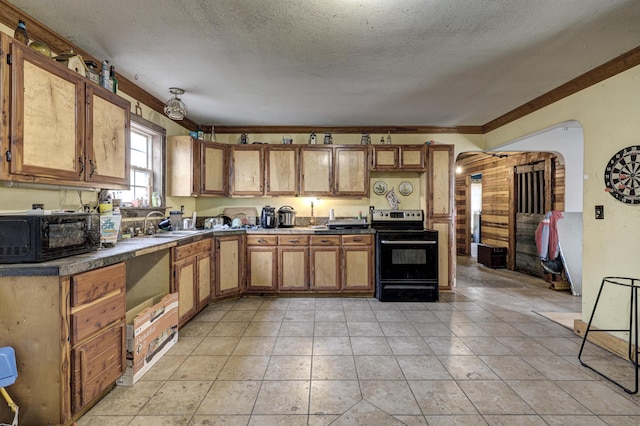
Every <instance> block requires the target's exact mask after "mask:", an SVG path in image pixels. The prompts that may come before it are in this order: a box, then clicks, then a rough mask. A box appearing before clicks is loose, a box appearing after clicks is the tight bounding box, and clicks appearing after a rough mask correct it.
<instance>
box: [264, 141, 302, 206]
mask: <svg viewBox="0 0 640 426" xmlns="http://www.w3.org/2000/svg"><path fill="white" fill-rule="evenodd" d="M265 167H266V175H267V188H266V191H265V194H266V195H297V194H298V177H299V173H298V148H297V147H292V146H268V147H267V148H266V160H265Z"/></svg>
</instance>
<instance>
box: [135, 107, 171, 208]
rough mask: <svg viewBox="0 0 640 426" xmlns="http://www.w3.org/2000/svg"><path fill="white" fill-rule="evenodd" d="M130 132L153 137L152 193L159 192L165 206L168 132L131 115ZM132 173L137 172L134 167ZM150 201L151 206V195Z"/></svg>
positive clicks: (137, 116)
mask: <svg viewBox="0 0 640 426" xmlns="http://www.w3.org/2000/svg"><path fill="white" fill-rule="evenodd" d="M130 131H131V132H134V131H137V132H139V133H144V134H148V135H150V136H151V143H150V145H151V146H150V148H149V149H150V152H151V170H152V182H151V192H158V193H159V194H160V197H161V200H162V203H161V204H162V205H163V206H164V205H165V200H166V183H165V182H166V179H165V162H166V158H167V131H166V129H164V128H163V127H161V126H158V125H157V124H155V123H153V122H151V121H149V120H147V119H145V118H143V117H141V116H140V115H137V114H131V130H130ZM130 149H131V148H130ZM131 171H132V172H133V171H135V167H134V166H131ZM130 185H131V184H130ZM148 201H149V205H151V194H149V200H148Z"/></svg>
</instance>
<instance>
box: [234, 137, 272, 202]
mask: <svg viewBox="0 0 640 426" xmlns="http://www.w3.org/2000/svg"><path fill="white" fill-rule="evenodd" d="M230 158H231V160H230V162H231V170H230V174H231V191H230V195H262V194H263V193H264V149H263V147H262V146H261V145H236V146H232V147H231V149H230Z"/></svg>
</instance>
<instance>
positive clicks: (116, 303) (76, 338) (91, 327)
mask: <svg viewBox="0 0 640 426" xmlns="http://www.w3.org/2000/svg"><path fill="white" fill-rule="evenodd" d="M124 295H125V293H124V292H121V293H120V294H118V295H117V296H114V297H111V298H109V299H106V300H104V301H101V302H100V303H95V304H93V305H90V306H88V307H86V308H84V309H80V310H78V311H76V312H72V314H71V330H70V334H71V344H74V343H76V342H80V341H81V340H83V339H86V338H87V337H89V336H91V335H92V334H93V333H96V332H97V331H99V330H101V329H103V328H105V327H107V326H108V325H110V324H112V323H114V322H117V321H120V320H124V318H125V312H126V304H125V296H124Z"/></svg>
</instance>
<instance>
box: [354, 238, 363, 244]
mask: <svg viewBox="0 0 640 426" xmlns="http://www.w3.org/2000/svg"><path fill="white" fill-rule="evenodd" d="M353 241H354V242H356V243H359V242H361V241H362V238H354V239H353Z"/></svg>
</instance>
